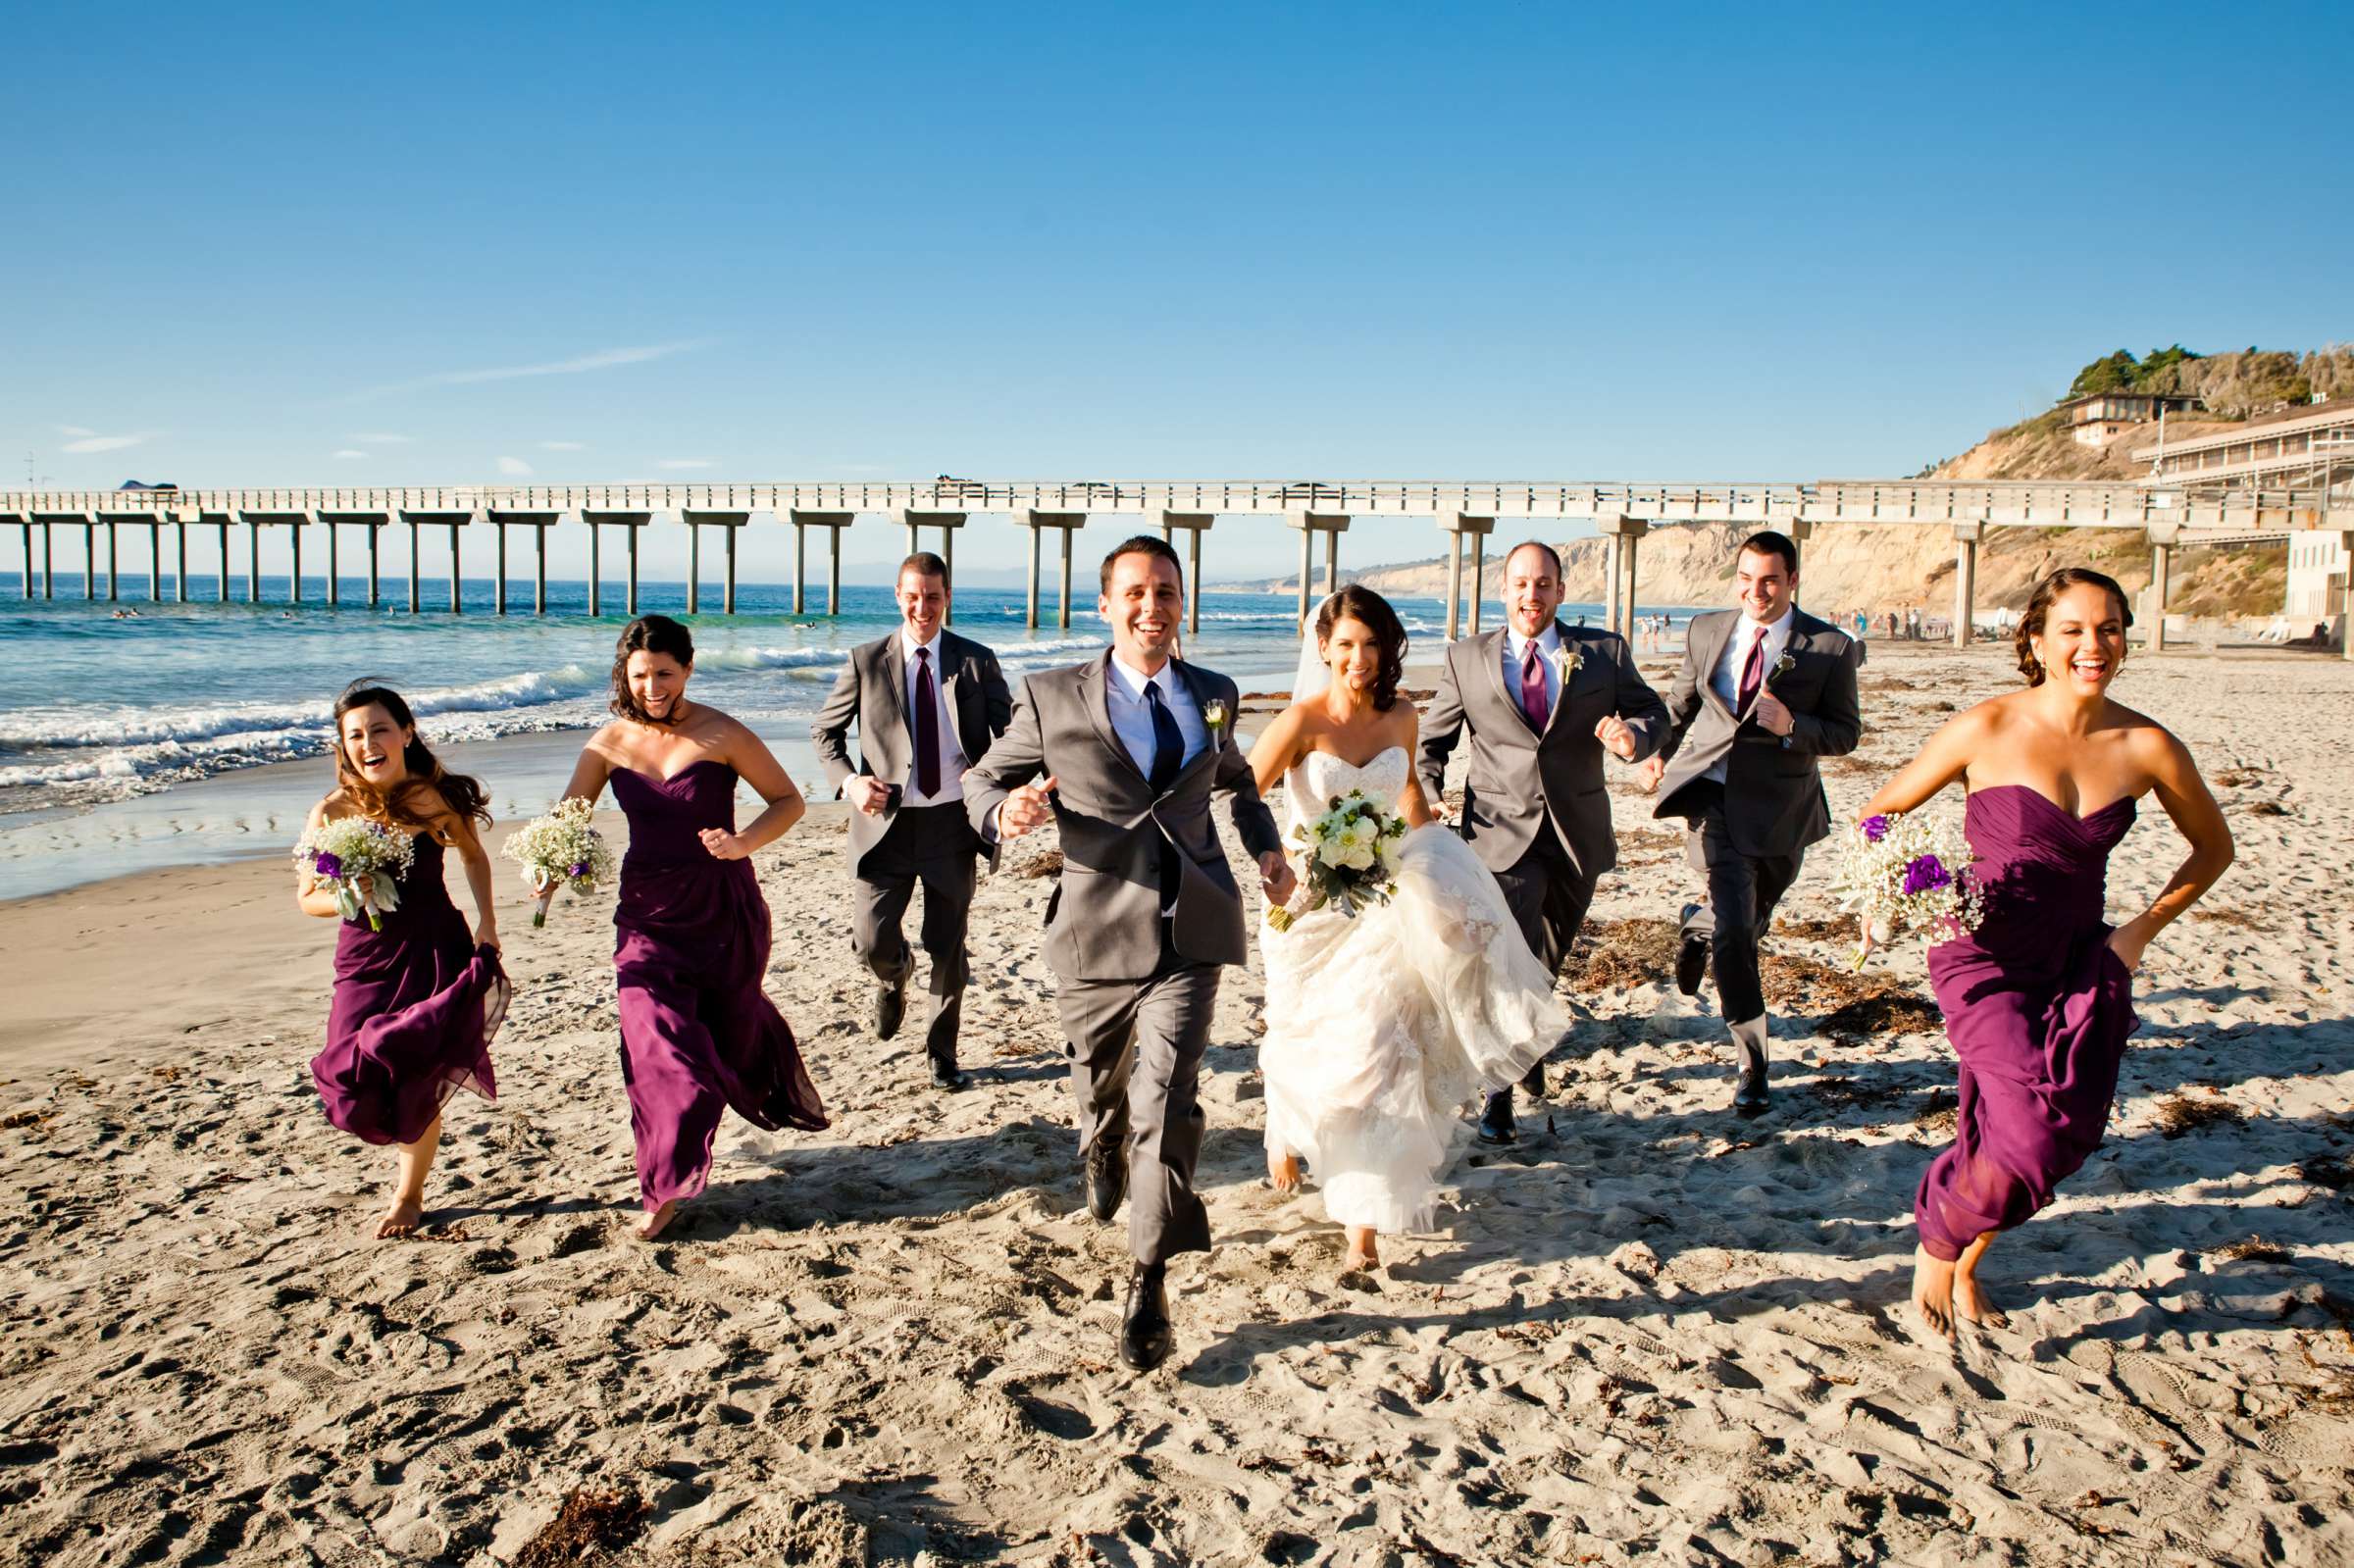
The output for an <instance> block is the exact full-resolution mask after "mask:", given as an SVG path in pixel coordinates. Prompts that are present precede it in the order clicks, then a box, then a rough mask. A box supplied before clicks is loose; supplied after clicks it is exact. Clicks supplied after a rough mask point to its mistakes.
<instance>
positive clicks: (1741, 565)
mask: <svg viewBox="0 0 2354 1568" xmlns="http://www.w3.org/2000/svg"><path fill="white" fill-rule="evenodd" d="M1733 591H1734V592H1735V593H1737V594H1738V595H1739V596H1740V599H1741V613H1742V614H1744V615H1746V616H1748V617H1749V618H1750V619H1751V620H1752V621H1756V622H1758V623H1759V624H1760V625H1763V626H1771V625H1772V624H1773V623H1774V622H1776V621H1779V620H1780V619H1781V618H1782V612H1783V611H1785V610H1787V609H1789V608H1790V599H1791V596H1792V595H1794V594H1796V593H1797V592H1798V574H1797V573H1796V572H1793V571H1792V570H1791V569H1790V567H1789V564H1788V563H1787V562H1785V561H1784V560H1783V559H1782V557H1781V553H1780V552H1779V551H1776V550H1743V551H1742V552H1741V555H1740V558H1739V559H1738V560H1736V561H1735V562H1734V563H1733Z"/></svg>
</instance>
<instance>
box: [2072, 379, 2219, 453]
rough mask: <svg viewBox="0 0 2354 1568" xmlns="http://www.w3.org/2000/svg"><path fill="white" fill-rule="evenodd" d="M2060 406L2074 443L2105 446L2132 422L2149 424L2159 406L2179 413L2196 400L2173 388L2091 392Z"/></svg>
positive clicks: (2195, 404)
mask: <svg viewBox="0 0 2354 1568" xmlns="http://www.w3.org/2000/svg"><path fill="white" fill-rule="evenodd" d="M2060 406H2061V407H2062V408H2064V409H2066V410H2068V423H2069V431H2070V433H2071V434H2073V436H2074V437H2075V440H2076V444H2077V445H2078V446H2107V445H2108V444H2109V443H2110V442H2111V441H2114V440H2116V439H2117V438H2118V437H2119V436H2120V435H2123V434H2124V433H2125V431H2127V430H2131V429H2133V427H2135V426H2136V425H2147V424H2149V423H2150V421H2152V420H2154V419H2156V418H2157V417H2158V414H2159V411H2160V410H2162V409H2163V410H2165V411H2166V412H2168V413H2173V414H2183V413H2187V412H2189V411H2190V410H2191V409H2194V408H2196V407H2198V406H2199V400H2198V399H2197V398H2195V397H2191V396H2189V395H2187V394H2177V393H2174V392H2094V393H2091V394H2090V395H2088V396H2085V397H2072V398H2070V399H2069V400H2068V401H2067V402H2065V403H2062V404H2061V405H2060Z"/></svg>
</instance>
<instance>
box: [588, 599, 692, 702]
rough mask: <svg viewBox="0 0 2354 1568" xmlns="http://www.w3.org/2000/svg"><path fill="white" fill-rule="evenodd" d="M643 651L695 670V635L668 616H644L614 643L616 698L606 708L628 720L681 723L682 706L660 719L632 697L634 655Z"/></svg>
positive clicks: (632, 623)
mask: <svg viewBox="0 0 2354 1568" xmlns="http://www.w3.org/2000/svg"><path fill="white" fill-rule="evenodd" d="M640 651H643V652H646V653H659V654H662V655H664V656H666V657H668V658H672V659H676V660H677V661H678V662H679V663H680V665H681V666H683V667H684V668H686V669H690V670H691V669H693V668H694V633H692V632H689V631H688V630H687V629H686V627H684V626H682V625H680V624H679V623H678V622H676V621H673V620H672V619H671V618H670V617H669V616H666V615H641V616H640V617H639V618H638V619H637V620H635V621H632V622H631V623H630V624H629V625H628V626H625V627H623V628H622V629H621V640H619V641H618V642H616V643H614V644H613V699H612V700H611V701H610V702H608V703H606V704H605V706H606V707H608V708H610V709H612V710H613V712H615V713H616V714H619V715H620V716H621V717H622V718H624V719H635V720H637V721H638V722H639V723H640V724H677V723H678V722H679V718H680V716H681V713H682V711H683V709H682V705H681V704H679V703H676V702H673V703H672V704H671V705H670V717H669V718H667V719H657V718H654V717H653V716H652V715H651V714H649V713H647V712H646V711H645V709H644V708H642V707H640V706H639V703H638V699H637V698H636V697H634V696H632V695H630V655H631V654H633V653H637V652H640Z"/></svg>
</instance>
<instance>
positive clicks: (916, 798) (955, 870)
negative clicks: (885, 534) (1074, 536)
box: [809, 551, 1013, 1089]
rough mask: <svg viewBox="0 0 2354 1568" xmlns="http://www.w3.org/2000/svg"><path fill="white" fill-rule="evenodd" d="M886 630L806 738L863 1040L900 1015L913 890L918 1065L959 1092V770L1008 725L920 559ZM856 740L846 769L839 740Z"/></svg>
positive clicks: (942, 579) (854, 656)
mask: <svg viewBox="0 0 2354 1568" xmlns="http://www.w3.org/2000/svg"><path fill="white" fill-rule="evenodd" d="M896 593H897V596H898V601H899V629H898V630H897V631H896V632H893V633H892V634H891V635H889V636H887V637H883V638H880V639H878V640H876V641H873V642H868V643H865V644H862V645H861V646H859V647H857V648H853V649H852V650H851V651H850V658H849V662H848V663H847V664H845V665H844V666H843V671H842V675H841V678H840V679H838V680H837V681H836V682H835V683H834V690H833V692H832V694H831V695H829V696H828V697H827V698H826V705H825V707H824V708H822V709H821V710H819V712H818V716H817V723H816V724H814V725H812V726H811V727H810V730H809V737H810V739H811V740H813V741H815V742H816V744H817V755H818V760H819V761H821V762H823V763H824V764H825V769H826V773H827V776H828V777H830V778H831V779H833V781H834V783H835V784H836V786H837V787H838V788H840V789H841V791H842V793H843V797H844V799H846V800H847V801H849V803H850V808H851V809H850V875H851V877H852V879H853V887H854V889H855V891H854V896H855V899H856V905H855V910H854V924H853V925H852V927H851V933H850V947H851V950H852V951H853V952H855V953H856V954H857V955H858V957H859V958H860V959H861V960H862V961H863V962H864V963H865V964H866V967H867V968H868V969H870V970H872V971H873V972H874V976H875V980H876V982H877V989H876V992H875V1033H876V1034H877V1035H879V1036H881V1037H883V1038H885V1039H890V1038H891V1037H893V1036H895V1035H896V1034H897V1033H898V1032H899V1023H900V1020H901V1019H902V1018H903V1017H904V1016H905V1014H906V1010H907V980H908V977H909V976H910V975H911V974H913V973H914V970H915V953H914V952H913V950H912V949H910V948H909V947H908V945H907V938H906V937H905V936H902V935H901V934H900V931H899V922H900V920H901V918H902V917H904V916H905V914H906V913H907V902H908V900H909V899H910V898H911V897H913V896H914V893H915V888H916V885H917V884H919V883H920V884H922V885H923V889H924V920H923V928H922V941H923V948H924V952H925V953H926V955H928V956H929V957H930V958H931V960H932V985H931V990H932V1013H931V1018H930V1019H929V1021H928V1022H927V1023H926V1024H925V1026H924V1054H925V1055H926V1056H927V1057H928V1058H929V1059H930V1061H931V1064H932V1082H933V1083H934V1084H935V1085H937V1086H939V1087H942V1088H945V1089H959V1088H962V1087H964V1086H965V1082H966V1080H965V1076H964V1074H963V1073H962V1072H961V1071H960V1070H959V1069H958V1068H957V1066H956V1032H957V1027H958V1025H959V1023H960V1022H961V1020H962V1018H963V1016H964V987H965V982H966V980H967V979H968V978H969V972H968V970H967V966H966V962H965V951H964V930H965V921H966V917H967V916H968V915H969V913H970V912H971V909H972V904H973V880H974V866H975V863H976V860H977V857H978V856H979V855H980V854H981V853H982V852H983V851H984V850H985V848H986V846H985V845H984V844H983V843H982V842H981V840H980V839H979V838H977V837H976V836H975V835H974V834H973V829H972V824H971V823H970V822H969V821H967V819H966V816H965V810H964V784H963V776H964V772H965V768H966V765H967V761H968V759H970V758H973V757H977V756H979V755H981V753H982V752H984V751H986V750H988V749H989V745H990V742H991V741H993V740H995V739H996V738H997V737H998V735H999V734H1001V733H1004V729H1005V725H1006V722H1007V720H1008V719H1010V718H1011V717H1012V712H1013V697H1012V695H1011V693H1009V692H1008V691H1007V690H1006V689H1005V677H1004V676H1003V675H1001V674H999V673H998V656H997V655H996V654H994V653H992V652H990V650H989V649H987V648H985V647H983V646H982V645H981V644H980V643H978V642H975V641H972V640H971V639H970V638H967V637H960V636H958V635H957V634H956V633H955V632H950V631H947V630H946V628H945V626H944V625H943V623H944V622H946V621H947V614H948V569H947V564H946V563H945V562H943V561H942V560H941V558H940V557H939V556H937V555H934V554H932V553H931V552H929V551H923V552H920V553H918V554H915V555H911V556H909V557H907V559H906V560H904V561H902V562H900V563H899V578H898V583H897V587H896ZM852 725H856V726H857V728H858V753H859V755H858V762H857V764H856V766H854V767H853V766H852V765H851V762H850V754H849V750H848V746H847V742H846V736H847V735H848V733H849V730H850V727H851V726H852Z"/></svg>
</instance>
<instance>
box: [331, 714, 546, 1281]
mask: <svg viewBox="0 0 2354 1568" xmlns="http://www.w3.org/2000/svg"><path fill="white" fill-rule="evenodd" d="M341 817H366V818H369V819H371V820H373V821H375V822H378V823H382V824H383V825H384V826H385V827H387V828H390V829H391V830H393V831H394V832H396V833H405V834H409V835H412V837H413V840H414V856H415V858H414V859H413V860H412V861H411V862H410V865H409V871H408V874H407V876H405V877H404V878H402V879H401V885H400V904H399V907H398V908H395V909H390V910H385V911H384V912H382V914H381V916H380V919H381V920H382V922H383V925H384V929H383V930H382V931H377V930H374V929H372V928H371V927H370V926H369V924H368V922H367V921H365V920H346V921H344V922H343V925H342V929H341V931H340V932H339V933H338V934H337V936H336V939H335V994H334V1001H333V1004H332V1005H331V1006H330V1008H329V1010H328V1016H327V1048H326V1049H325V1050H323V1051H321V1052H320V1053H319V1054H318V1056H316V1057H315V1058H313V1059H312V1062H311V1079H312V1082H313V1083H315V1084H317V1085H318V1087H319V1099H320V1102H321V1103H322V1104H323V1105H324V1106H325V1107H326V1109H327V1119H328V1120H329V1121H331V1122H333V1124H334V1125H335V1126H337V1127H339V1128H341V1129H343V1131H345V1132H346V1133H350V1134H353V1135H355V1136H356V1137H359V1138H365V1139H367V1140H368V1141H369V1142H371V1143H392V1144H396V1145H398V1147H399V1151H400V1155H399V1171H400V1180H399V1186H398V1189H396V1190H395V1191H394V1193H393V1196H392V1206H391V1207H390V1208H388V1209H386V1210H385V1211H384V1218H383V1219H382V1220H381V1221H379V1222H378V1224H377V1227H376V1234H377V1236H378V1237H379V1238H380V1239H382V1238H387V1237H403V1236H409V1235H413V1234H414V1233H415V1232H416V1229H417V1227H418V1225H419V1223H420V1222H421V1221H422V1220H423V1219H424V1217H425V1178H426V1173H427V1172H428V1171H430V1170H432V1169H433V1164H434V1152H435V1149H437V1148H438V1147H440V1143H441V1106H442V1104H443V1102H444V1101H446V1100H447V1099H448V1098H449V1097H450V1095H452V1094H454V1093H456V1092H457V1091H458V1090H459V1089H461V1088H470V1089H472V1090H474V1092H476V1093H477V1094H480V1095H481V1096H482V1097H483V1098H485V1099H493V1098H495V1097H496V1095H497V1086H496V1084H495V1082H494V1081H493V1079H492V1078H491V1075H490V1038H491V1037H492V1036H494V1035H496V1034H497V1033H498V1026H499V1021H500V1020H501V1019H502V1018H504V1017H505V1016H506V1011H507V977H506V972H505V971H504V970H503V969H501V968H500V967H499V962H498V921H497V916H496V915H495V914H494V913H493V911H492V909H491V905H490V857H489V856H488V855H487V854H486V853H484V851H483V841H482V837H481V835H480V830H481V829H484V828H487V827H488V826H489V825H490V812H489V809H488V806H487V803H486V799H485V797H484V794H483V786H482V785H481V784H477V783H475V781H473V780H472V779H469V778H467V777H466V776H465V775H463V774H455V773H447V772H444V771H443V770H442V767H441V764H440V763H439V762H438V761H437V760H435V756H434V754H433V752H432V750H431V749H429V748H428V747H427V745H426V743H425V742H424V741H423V740H421V739H419V738H418V735H417V724H416V720H415V719H414V718H413V717H412V716H411V714H410V712H409V705H408V704H407V703H406V702H404V701H402V700H401V698H400V694H399V693H398V692H395V691H391V690H388V689H386V688H385V687H384V686H378V685H364V684H363V685H353V686H350V687H348V688H346V689H345V691H344V692H343V694H342V695H341V696H340V697H337V698H336V699H335V789H334V792H333V794H331V795H329V796H328V797H327V798H326V799H325V800H322V801H320V802H319V804H318V805H316V806H313V807H312V808H311V819H310V820H311V826H312V827H318V826H319V825H320V824H322V823H325V822H331V821H333V820H335V819H337V818H341ZM445 845H446V846H447V847H449V848H452V849H455V850H456V851H457V852H458V858H459V860H460V861H462V862H463V863H464V864H465V867H466V885H467V888H468V889H469V890H470V891H471V892H472V893H473V894H474V908H475V923H474V930H473V931H472V933H469V932H468V931H467V929H466V920H465V917H464V916H462V915H460V914H459V913H458V906H457V905H455V904H453V903H451V902H450V901H449V888H448V886H447V885H445V884H444V883H443V881H442V870H441V868H442V859H441V851H442V849H443V847H444V846H445ZM296 895H297V898H298V901H299V902H300V903H301V905H302V910H303V913H305V914H309V915H319V916H323V917H326V918H329V919H333V918H337V915H338V911H337V910H336V908H335V896H334V893H333V890H331V889H330V888H328V887H326V886H324V885H320V884H319V883H317V882H316V881H314V880H313V879H312V878H311V877H310V876H309V874H308V873H302V874H300V881H299V884H298V885H297V887H296Z"/></svg>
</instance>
